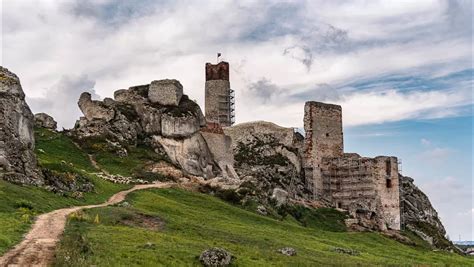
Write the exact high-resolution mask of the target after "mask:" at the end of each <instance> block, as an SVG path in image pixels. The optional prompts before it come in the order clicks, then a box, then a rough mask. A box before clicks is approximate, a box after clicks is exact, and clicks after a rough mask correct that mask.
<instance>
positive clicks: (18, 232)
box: [0, 129, 130, 254]
mask: <svg viewBox="0 0 474 267" xmlns="http://www.w3.org/2000/svg"><path fill="white" fill-rule="evenodd" d="M35 136H36V142H37V143H36V154H37V155H38V161H39V165H40V166H41V167H43V168H47V169H49V170H52V171H55V172H57V173H73V174H80V175H81V176H84V177H87V179H88V180H89V181H91V182H92V183H93V184H94V186H95V188H94V192H90V193H85V194H84V195H83V197H81V198H75V197H73V196H71V195H69V194H55V193H53V192H50V191H47V190H45V189H42V188H37V187H33V186H21V185H15V184H11V183H8V182H5V181H2V180H0V254H3V253H4V252H5V251H6V250H7V249H8V248H10V247H12V246H13V245H15V244H16V243H18V242H19V241H20V240H21V238H22V236H23V234H24V233H25V232H26V231H27V230H28V229H29V227H30V225H31V223H32V222H33V220H34V216H36V215H37V214H41V213H45V212H48V211H52V210H55V209H58V208H63V207H68V206H76V205H86V204H92V203H101V202H104V201H105V200H107V199H108V198H109V197H110V196H111V195H113V194H114V193H116V192H118V191H121V190H125V189H127V188H129V187H130V186H128V185H119V184H113V183H111V182H107V181H105V180H103V179H100V178H98V177H97V176H95V175H94V174H93V173H94V172H97V170H96V169H95V168H94V166H93V165H92V163H91V162H90V161H89V158H88V156H87V154H86V153H85V152H84V151H82V150H81V149H79V148H78V147H76V146H75V145H74V143H73V142H72V140H70V139H69V138H68V137H66V136H65V135H63V134H60V133H54V132H51V131H49V130H45V129H36V130H35Z"/></svg>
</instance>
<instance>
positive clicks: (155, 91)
mask: <svg viewBox="0 0 474 267" xmlns="http://www.w3.org/2000/svg"><path fill="white" fill-rule="evenodd" d="M182 96H183V86H182V85H181V83H180V82H179V81H177V80H168V79H167V80H159V81H153V82H151V84H150V88H149V90H148V99H149V100H150V102H151V103H158V104H160V105H164V106H178V105H179V102H180V101H181V97H182Z"/></svg>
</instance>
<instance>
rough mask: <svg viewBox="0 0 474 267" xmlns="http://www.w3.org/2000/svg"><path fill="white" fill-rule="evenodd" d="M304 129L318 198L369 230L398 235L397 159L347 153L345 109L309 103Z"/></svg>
mask: <svg viewBox="0 0 474 267" xmlns="http://www.w3.org/2000/svg"><path fill="white" fill-rule="evenodd" d="M304 128H305V131H306V137H305V142H304V149H303V166H304V170H305V180H306V186H307V188H308V189H309V190H311V191H312V192H313V194H314V195H315V197H317V198H324V199H326V200H329V201H330V202H332V203H333V204H334V206H336V207H338V208H342V209H346V210H348V211H349V212H350V213H351V214H352V215H353V216H354V217H355V218H357V219H358V222H359V224H361V225H364V226H366V227H368V228H377V229H380V230H386V229H395V230H399V229H400V201H399V181H398V162H397V158H396V157H385V156H380V157H376V158H366V157H361V156H359V155H358V154H353V153H344V150H343V148H344V145H343V132H342V109H341V106H337V105H330V104H324V103H319V102H312V101H311V102H307V103H306V105H305V115H304Z"/></svg>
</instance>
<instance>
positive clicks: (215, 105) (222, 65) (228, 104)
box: [205, 61, 235, 127]
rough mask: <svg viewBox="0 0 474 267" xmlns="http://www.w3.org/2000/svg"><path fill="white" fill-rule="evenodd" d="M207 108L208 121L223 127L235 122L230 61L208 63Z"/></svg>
mask: <svg viewBox="0 0 474 267" xmlns="http://www.w3.org/2000/svg"><path fill="white" fill-rule="evenodd" d="M205 110H206V121H207V122H208V123H211V124H212V123H218V124H219V125H220V126H222V127H228V126H232V124H234V122H235V114H234V90H232V89H231V88H230V81H229V63H228V62H225V61H221V62H219V63H217V64H215V65H214V64H211V63H206V85H205Z"/></svg>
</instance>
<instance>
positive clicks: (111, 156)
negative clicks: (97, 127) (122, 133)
mask: <svg viewBox="0 0 474 267" xmlns="http://www.w3.org/2000/svg"><path fill="white" fill-rule="evenodd" d="M78 143H79V144H80V145H81V147H82V148H83V149H84V151H86V152H87V153H89V154H91V155H93V156H94V158H95V160H96V162H97V164H98V165H99V166H100V168H102V169H104V170H106V171H107V172H109V173H111V174H118V175H122V176H132V177H134V178H141V179H143V178H145V179H146V177H147V176H150V173H147V172H145V171H144V169H145V166H146V165H147V164H150V163H154V162H159V161H167V162H169V159H168V158H167V156H165V155H160V154H157V153H155V151H153V149H151V148H150V147H146V146H144V145H139V146H126V145H124V146H126V148H127V152H128V155H127V156H126V157H119V156H118V155H117V154H116V150H117V148H116V147H114V146H112V145H111V144H110V143H107V142H106V141H105V137H91V138H87V139H83V140H82V141H78ZM158 178H162V177H158Z"/></svg>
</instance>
